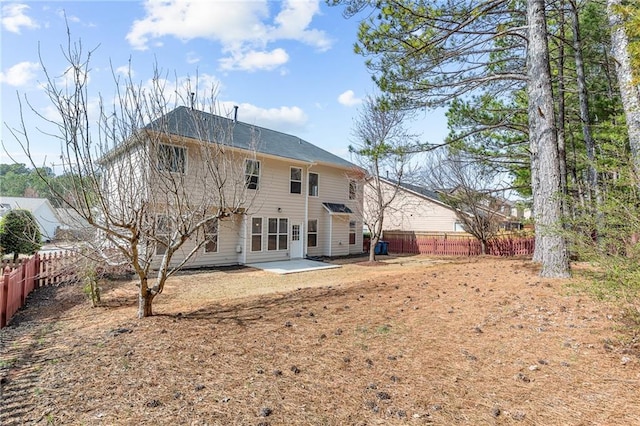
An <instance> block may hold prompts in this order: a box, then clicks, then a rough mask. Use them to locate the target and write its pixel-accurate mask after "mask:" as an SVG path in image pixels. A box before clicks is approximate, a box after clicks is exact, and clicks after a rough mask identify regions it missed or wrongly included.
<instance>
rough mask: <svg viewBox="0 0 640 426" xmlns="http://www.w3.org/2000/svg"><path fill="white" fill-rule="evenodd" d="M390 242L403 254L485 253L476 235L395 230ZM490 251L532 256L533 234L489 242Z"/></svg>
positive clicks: (388, 238) (393, 250)
mask: <svg viewBox="0 0 640 426" xmlns="http://www.w3.org/2000/svg"><path fill="white" fill-rule="evenodd" d="M382 239H383V241H386V242H388V244H389V246H388V249H389V252H391V253H403V254H429V255H436V256H479V255H481V254H482V245H481V244H480V241H478V240H476V239H475V238H472V237H461V236H455V237H454V238H451V237H448V236H447V235H442V236H434V235H419V234H414V233H393V234H387V233H385V235H383V238H382ZM487 249H488V254H490V255H493V256H518V255H531V254H533V249H534V238H533V237H500V238H497V239H495V240H493V241H491V242H490V243H489V244H488V245H487Z"/></svg>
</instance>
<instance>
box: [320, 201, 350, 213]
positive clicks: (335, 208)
mask: <svg viewBox="0 0 640 426" xmlns="http://www.w3.org/2000/svg"><path fill="white" fill-rule="evenodd" d="M322 206H323V207H324V208H325V209H326V210H327V211H328V212H329V214H330V215H334V214H347V215H348V214H353V211H352V210H351V209H350V208H349V207H347V206H346V205H344V204H341V203H322Z"/></svg>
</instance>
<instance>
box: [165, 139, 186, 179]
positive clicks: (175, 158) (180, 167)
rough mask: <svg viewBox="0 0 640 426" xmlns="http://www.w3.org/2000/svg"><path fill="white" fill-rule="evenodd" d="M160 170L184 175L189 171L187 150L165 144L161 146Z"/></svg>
mask: <svg viewBox="0 0 640 426" xmlns="http://www.w3.org/2000/svg"><path fill="white" fill-rule="evenodd" d="M158 170H159V171H161V172H162V171H167V172H172V173H183V174H184V173H185V172H186V171H187V148H185V147H183V146H176V145H168V144H165V143H161V144H159V145H158Z"/></svg>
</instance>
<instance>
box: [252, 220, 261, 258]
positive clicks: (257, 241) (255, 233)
mask: <svg viewBox="0 0 640 426" xmlns="http://www.w3.org/2000/svg"><path fill="white" fill-rule="evenodd" d="M251 251H262V218H261V217H254V218H252V219H251Z"/></svg>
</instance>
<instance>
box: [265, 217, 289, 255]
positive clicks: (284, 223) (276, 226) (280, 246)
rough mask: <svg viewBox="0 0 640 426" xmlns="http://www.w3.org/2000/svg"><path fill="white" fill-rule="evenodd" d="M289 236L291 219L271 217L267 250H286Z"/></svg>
mask: <svg viewBox="0 0 640 426" xmlns="http://www.w3.org/2000/svg"><path fill="white" fill-rule="evenodd" d="M288 238H289V219H282V218H280V219H279V218H269V226H268V230H267V250H286V249H287V247H288V242H289V240H288Z"/></svg>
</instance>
